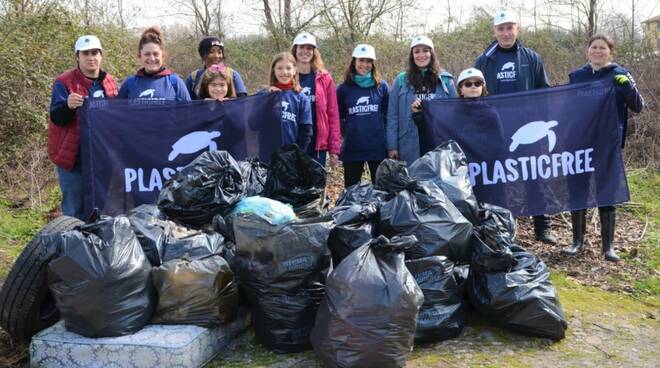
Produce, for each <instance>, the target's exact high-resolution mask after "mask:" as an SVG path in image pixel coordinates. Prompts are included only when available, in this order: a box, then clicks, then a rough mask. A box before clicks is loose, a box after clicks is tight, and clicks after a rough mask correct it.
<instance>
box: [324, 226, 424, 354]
mask: <svg viewBox="0 0 660 368" xmlns="http://www.w3.org/2000/svg"><path fill="white" fill-rule="evenodd" d="M415 242H416V239H415V237H414V236H403V237H394V238H392V239H391V240H390V239H387V238H386V237H384V236H379V237H378V238H376V239H374V240H372V241H371V242H369V244H365V245H363V246H361V247H360V248H358V249H357V250H356V251H354V252H353V253H351V254H350V255H349V256H348V257H346V258H345V259H344V260H343V261H342V262H341V263H340V264H339V266H337V268H336V269H335V270H334V271H332V273H331V274H330V276H329V277H328V281H327V284H326V296H325V298H324V299H323V301H322V302H321V307H320V309H319V312H318V316H317V317H316V323H315V324H314V330H313V331H312V335H311V340H312V346H313V347H314V352H315V353H316V355H317V356H318V357H319V358H320V359H321V361H322V362H323V363H324V364H325V365H326V366H328V367H402V366H403V365H404V362H405V355H406V354H407V353H408V352H410V350H411V349H412V344H413V337H414V334H415V325H416V320H417V311H418V310H419V307H420V306H421V305H422V301H423V300H424V296H423V294H422V291H421V290H420V288H419V286H417V283H416V282H415V279H414V278H413V276H412V275H411V274H410V272H409V271H408V269H407V268H406V265H405V263H404V251H405V249H406V248H408V247H411V246H413V245H414V244H415Z"/></svg>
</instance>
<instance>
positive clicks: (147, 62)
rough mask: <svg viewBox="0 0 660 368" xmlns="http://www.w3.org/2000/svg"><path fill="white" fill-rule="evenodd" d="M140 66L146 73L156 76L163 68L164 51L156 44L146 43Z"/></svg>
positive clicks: (141, 54) (141, 53)
mask: <svg viewBox="0 0 660 368" xmlns="http://www.w3.org/2000/svg"><path fill="white" fill-rule="evenodd" d="M140 64H142V67H143V68H144V70H145V72H147V73H150V74H154V73H158V72H159V71H160V68H161V67H162V66H163V49H162V48H161V47H160V45H157V44H155V43H146V44H144V45H143V46H142V49H141V50H140Z"/></svg>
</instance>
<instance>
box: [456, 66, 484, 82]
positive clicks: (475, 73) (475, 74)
mask: <svg viewBox="0 0 660 368" xmlns="http://www.w3.org/2000/svg"><path fill="white" fill-rule="evenodd" d="M468 78H479V79H481V81H482V82H484V83H486V79H484V74H483V73H482V72H481V70H479V69H476V68H469V69H465V70H463V71H462V72H461V74H459V75H458V81H457V82H456V85H459V84H461V82H462V81H464V80H466V79H468Z"/></svg>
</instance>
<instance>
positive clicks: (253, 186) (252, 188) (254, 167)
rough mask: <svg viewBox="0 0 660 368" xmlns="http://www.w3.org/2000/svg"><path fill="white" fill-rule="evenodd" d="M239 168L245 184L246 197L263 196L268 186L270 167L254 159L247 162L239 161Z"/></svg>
mask: <svg viewBox="0 0 660 368" xmlns="http://www.w3.org/2000/svg"><path fill="white" fill-rule="evenodd" d="M238 166H239V167H240V168H241V176H242V177H243V182H244V183H245V196H246V197H252V196H258V195H261V192H263V191H264V186H265V185H266V178H267V176H268V165H266V164H265V163H263V162H261V161H259V159H258V158H252V159H249V160H247V161H239V162H238Z"/></svg>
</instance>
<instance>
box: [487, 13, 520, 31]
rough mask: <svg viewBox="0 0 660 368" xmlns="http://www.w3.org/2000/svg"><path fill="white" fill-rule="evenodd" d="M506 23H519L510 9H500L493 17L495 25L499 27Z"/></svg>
mask: <svg viewBox="0 0 660 368" xmlns="http://www.w3.org/2000/svg"><path fill="white" fill-rule="evenodd" d="M504 23H518V21H517V20H516V16H515V14H513V12H512V11H510V10H500V11H498V12H497V13H495V16H494V17H493V26H495V27H497V26H499V25H500V24H504Z"/></svg>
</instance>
